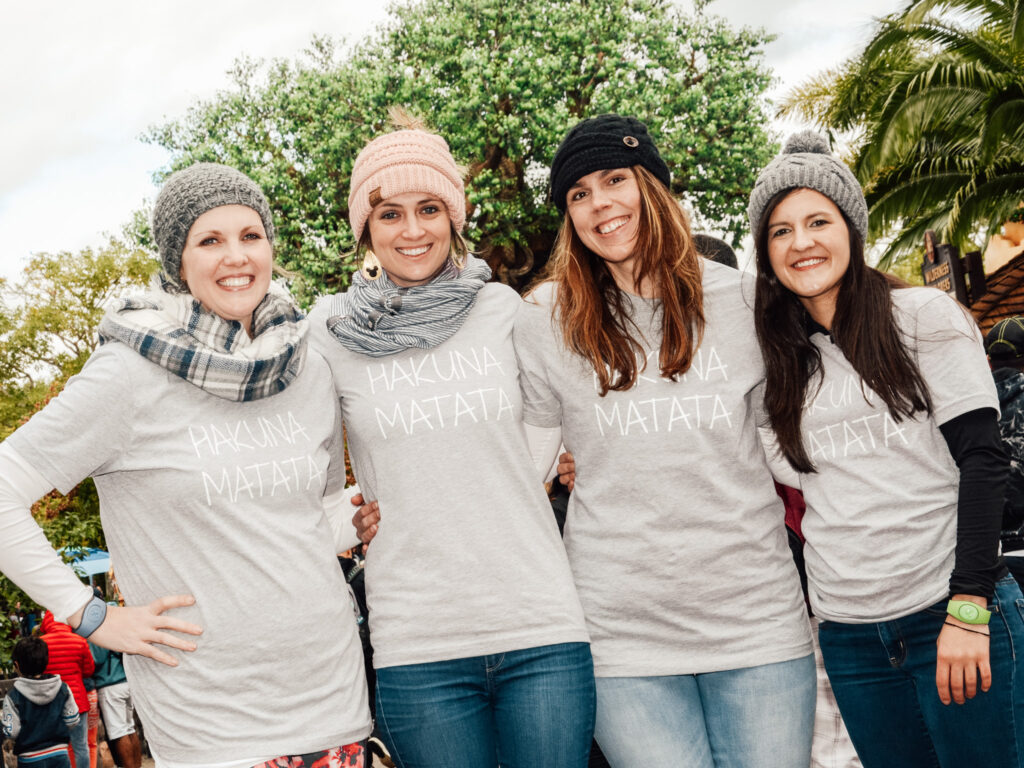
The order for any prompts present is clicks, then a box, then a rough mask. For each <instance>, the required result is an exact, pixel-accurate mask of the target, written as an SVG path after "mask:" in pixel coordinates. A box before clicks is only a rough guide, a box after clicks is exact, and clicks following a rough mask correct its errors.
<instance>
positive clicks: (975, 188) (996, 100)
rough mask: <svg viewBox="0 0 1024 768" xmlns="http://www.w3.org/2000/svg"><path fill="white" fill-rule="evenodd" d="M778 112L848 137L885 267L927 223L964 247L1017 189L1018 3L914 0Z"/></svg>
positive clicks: (1021, 109)
mask: <svg viewBox="0 0 1024 768" xmlns="http://www.w3.org/2000/svg"><path fill="white" fill-rule="evenodd" d="M780 111H781V113H782V114H784V115H788V116H800V117H803V118H805V119H809V120H811V121H812V122H815V123H817V124H818V125H821V126H823V127H826V128H828V129H829V130H830V131H835V132H847V133H848V134H849V135H851V136H852V151H853V162H852V166H853V169H854V172H855V173H856V174H857V176H858V178H859V179H860V180H861V182H862V183H863V184H864V185H865V193H866V196H867V200H868V205H869V206H870V209H871V234H872V235H873V236H876V237H879V238H881V237H884V238H886V239H887V240H890V242H888V246H887V248H886V250H885V253H884V255H883V259H882V264H883V266H884V265H885V264H888V263H890V262H891V261H892V260H893V259H895V258H898V257H899V256H901V255H904V254H907V253H911V252H913V253H917V252H919V250H920V247H921V242H922V239H923V236H924V232H925V230H928V229H934V230H936V231H937V232H938V233H940V239H942V240H943V241H946V242H951V243H953V244H954V245H957V246H959V247H960V249H961V250H962V251H967V250H973V247H972V246H973V245H974V243H976V242H977V241H978V240H980V239H981V238H982V237H984V236H985V235H986V234H991V233H992V232H993V231H994V230H995V229H996V228H997V227H998V226H999V225H1000V224H1001V222H1002V221H1003V220H1004V219H1005V217H1006V216H1007V215H1008V214H1009V213H1010V211H1012V210H1013V209H1014V208H1016V207H1017V205H1018V203H1019V202H1020V200H1021V199H1022V197H1024V0H915V2H910V3H908V4H907V5H906V6H905V7H904V9H903V10H902V11H901V12H900V13H898V14H894V15H892V16H889V17H887V18H885V19H883V20H881V22H880V23H879V26H878V29H877V30H876V32H875V34H874V37H873V38H872V40H871V41H870V42H869V43H868V45H867V47H866V48H865V50H864V51H863V52H862V53H861V54H860V55H858V56H857V57H855V58H853V59H851V60H849V61H847V62H845V63H844V64H843V65H841V66H840V67H839V68H837V69H835V70H832V71H830V72H826V73H823V74H822V75H819V76H817V77H815V78H813V79H811V80H810V81H808V82H807V83H805V84H803V85H802V86H800V87H799V88H798V89H796V90H795V91H794V92H793V93H792V94H790V96H789V98H788V99H787V100H786V101H785V102H784V103H783V104H782V107H781V110H780Z"/></svg>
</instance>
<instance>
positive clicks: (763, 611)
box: [515, 115, 815, 768]
mask: <svg viewBox="0 0 1024 768" xmlns="http://www.w3.org/2000/svg"><path fill="white" fill-rule="evenodd" d="M669 181H670V177H669V169H668V167H667V166H666V164H665V162H664V161H663V160H662V158H661V155H660V153H659V152H658V149H657V147H656V146H655V144H654V141H653V140H652V138H651V136H650V134H649V133H648V131H647V127H646V126H645V125H644V124H643V123H642V122H641V121H640V120H637V119H636V118H632V117H624V116H620V115H601V116H599V117H594V118H590V119H588V120H584V121H582V122H581V123H579V124H577V125H576V126H575V127H573V128H572V129H571V130H570V131H569V133H568V134H567V135H566V137H565V139H564V140H563V141H562V143H561V145H560V146H559V147H558V150H557V151H556V152H555V157H554V160H553V161H552V164H551V195H552V200H553V202H554V204H555V205H556V206H557V207H558V209H559V210H560V211H561V212H562V213H563V214H564V219H563V222H562V226H561V229H560V230H559V233H558V237H557V239H556V242H555V246H554V251H553V253H552V256H551V261H550V268H549V274H548V275H547V278H548V279H547V280H546V281H545V282H543V283H541V284H540V285H539V286H538V287H537V288H536V289H535V290H534V291H533V293H532V294H531V295H530V297H528V300H527V302H525V303H524V305H523V308H522V310H521V311H520V316H519V319H518V321H517V324H516V330H515V343H516V350H517V352H518V354H519V362H520V369H521V384H522V388H523V392H524V418H525V420H526V423H527V424H531V425H536V426H538V427H556V426H560V427H561V430H562V435H563V438H564V440H565V444H566V446H567V447H568V448H569V450H570V451H572V453H573V454H574V455H575V459H576V462H577V473H576V478H575V489H574V491H573V494H572V497H571V499H570V502H569V510H568V515H567V520H566V526H565V544H566V548H567V550H568V553H569V560H570V563H571V565H572V569H573V573H574V576H575V579H576V587H577V590H578V591H579V595H580V600H581V602H582V603H583V611H584V614H585V616H586V618H587V625H588V628H589V630H590V638H591V644H592V648H593V654H594V672H595V675H596V678H597V681H596V682H597V719H596V728H595V738H596V739H597V742H598V744H599V745H600V747H601V750H602V751H603V752H604V754H605V755H606V756H607V758H608V761H609V763H610V764H611V765H612V766H614V767H615V768H641V766H642V767H643V768H651V767H652V766H653V767H655V768H715V766H730V767H731V768H737V767H738V768H807V766H808V765H809V763H810V751H811V734H812V726H813V718H814V704H815V671H814V659H813V656H812V651H811V640H810V633H809V628H808V622H807V615H806V610H805V608H804V602H803V598H802V594H801V590H800V582H799V579H798V577H797V573H796V570H795V569H794V567H793V560H792V556H791V554H790V550H789V547H788V544H787V539H786V533H785V527H784V525H783V519H784V515H785V511H784V508H783V504H782V502H781V500H780V499H779V497H778V495H777V494H776V492H775V488H774V485H773V483H772V479H771V475H770V474H769V471H768V467H767V465H766V461H765V455H764V451H763V450H762V448H761V444H760V441H759V438H758V434H757V429H756V425H757V419H758V412H759V402H760V397H759V392H760V388H761V386H762V384H763V381H764V368H763V367H762V365H761V363H760V355H759V354H758V349H757V345H756V341H755V338H754V328H753V315H752V312H751V309H750V306H749V303H748V295H749V288H750V286H749V283H748V281H747V279H746V278H745V276H744V275H742V274H741V273H739V272H737V271H736V270H735V269H731V268H729V267H726V266H723V265H721V264H716V263H714V262H711V261H709V260H705V259H702V258H701V257H700V256H699V255H698V253H697V250H696V248H695V246H694V238H693V236H692V235H691V232H690V228H689V224H688V222H687V217H686V215H685V213H684V211H683V210H682V207H681V206H680V205H679V203H678V201H677V200H675V199H674V198H673V197H672V195H671V193H670V192H669V187H668V185H669ZM745 291H746V292H745ZM624 552H625V553H627V554H626V555H625V556H624V555H623V553H624Z"/></svg>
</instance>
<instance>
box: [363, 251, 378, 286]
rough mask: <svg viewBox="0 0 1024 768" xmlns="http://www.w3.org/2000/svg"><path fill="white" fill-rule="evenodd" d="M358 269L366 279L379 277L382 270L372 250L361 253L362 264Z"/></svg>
mask: <svg viewBox="0 0 1024 768" xmlns="http://www.w3.org/2000/svg"><path fill="white" fill-rule="evenodd" d="M359 271H360V272H361V273H362V275H363V277H365V278H366V279H367V280H376V279H377V278H378V277H380V273H381V271H382V270H381V266H380V260H379V259H378V258H377V254H375V253H374V252H373V251H367V252H366V253H365V254H363V266H361V267H360V268H359Z"/></svg>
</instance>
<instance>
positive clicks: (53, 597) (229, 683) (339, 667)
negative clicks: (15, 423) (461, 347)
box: [0, 163, 370, 768]
mask: <svg viewBox="0 0 1024 768" xmlns="http://www.w3.org/2000/svg"><path fill="white" fill-rule="evenodd" d="M153 234H154V236H155V239H156V242H157V244H158V246H159V249H160V257H161V261H162V267H163V269H162V271H161V275H160V281H159V285H157V286H155V287H154V288H153V289H152V290H151V291H150V292H149V293H146V294H144V295H142V296H139V297H134V298H130V299H126V300H123V301H121V302H119V303H118V304H117V305H116V306H115V307H113V308H112V309H111V310H110V311H109V312H108V314H107V315H106V316H105V317H104V319H103V321H102V323H101V325H100V341H101V346H100V347H99V348H98V349H97V350H96V351H95V352H94V353H93V355H92V356H91V357H90V358H89V360H88V362H87V363H86V365H85V367H84V368H83V370H82V372H81V373H80V374H79V375H77V376H75V377H73V378H72V379H71V380H70V381H69V382H68V383H67V386H65V388H64V390H63V391H62V392H61V394H60V395H59V396H58V397H57V398H55V399H54V400H52V401H51V402H50V403H49V404H48V405H47V406H46V407H45V408H43V410H41V411H40V412H39V413H37V414H36V415H35V416H33V417H32V419H31V420H30V421H29V422H28V423H27V424H25V425H24V426H22V427H21V428H19V429H18V430H17V431H16V432H15V433H14V434H13V435H11V436H10V437H9V438H7V439H6V440H5V441H4V442H3V443H2V445H0V542H3V544H2V545H0V570H2V571H3V572H4V573H5V574H7V575H8V576H9V577H10V578H11V579H12V580H13V581H14V582H15V583H17V584H18V585H19V586H21V587H22V588H23V589H24V590H25V591H26V592H28V593H29V595H31V596H32V597H33V599H35V600H37V601H38V602H40V603H42V604H43V605H45V606H46V607H47V608H49V609H50V610H52V611H53V613H54V614H55V615H56V616H57V617H59V618H61V619H63V618H64V617H69V618H68V623H69V624H71V625H72V626H73V627H75V631H76V632H78V633H79V634H81V635H83V636H88V637H89V639H90V640H91V641H92V642H94V643H96V644H97V645H100V646H104V647H107V648H111V649H113V650H118V651H123V652H125V654H126V656H125V658H124V665H125V670H126V672H127V675H128V681H129V683H130V685H131V690H132V698H133V701H134V704H135V707H136V711H137V712H138V713H139V716H140V718H141V719H142V721H143V724H144V725H145V730H146V737H147V739H148V741H149V744H150V747H151V749H152V751H153V753H154V757H155V758H156V764H157V766H162V767H164V768H199V767H200V766H203V767H204V768H257V767H263V766H270V765H273V766H283V765H288V766H292V765H311V764H314V762H315V761H320V762H316V763H315V764H317V765H325V766H326V765H329V766H331V767H332V768H340V767H341V766H345V767H347V768H363V767H364V766H365V750H364V749H363V747H362V746H361V745H360V744H359V743H358V742H360V741H361V740H362V739H365V738H366V737H367V735H368V734H369V732H370V716H369V709H368V706H367V694H366V682H365V677H364V673H363V662H362V652H361V646H360V643H359V639H358V635H357V633H356V625H355V621H354V619H353V615H352V611H351V607H350V605H351V604H350V601H349V591H348V586H347V584H346V583H345V579H344V576H343V575H342V572H341V569H340V568H339V567H338V563H337V560H336V558H335V552H337V551H342V550H344V549H346V548H348V547H349V546H351V544H353V543H355V540H354V539H353V540H352V541H350V542H347V543H346V542H344V541H341V540H340V539H342V537H343V534H342V532H343V531H344V530H345V526H344V525H343V524H342V522H341V521H342V520H343V519H344V518H347V516H348V510H347V505H346V504H345V503H344V499H343V495H344V494H343V492H342V491H343V487H344V482H345V469H344V461H343V454H342V446H341V439H340V434H339V427H338V425H339V414H338V409H337V404H336V401H335V398H334V393H333V387H332V385H331V376H330V371H329V369H328V368H327V364H326V362H325V361H324V360H323V359H322V358H321V357H320V356H319V355H318V354H316V353H315V352H313V351H312V350H310V349H308V346H307V342H306V335H307V334H306V332H307V328H308V323H307V322H306V320H305V319H304V318H303V316H302V314H301V313H300V312H299V311H298V309H297V308H296V307H295V305H294V304H293V303H292V301H291V298H290V296H289V295H288V293H287V291H286V290H284V289H283V288H279V287H276V286H275V285H274V284H273V283H272V281H271V270H272V261H273V249H272V244H273V240H274V226H273V220H272V216H271V211H270V206H269V204H268V203H267V200H266V198H265V197H264V196H263V193H262V192H261V191H260V189H259V188H258V187H257V186H256V184H254V183H253V182H252V181H251V180H250V179H249V178H248V177H246V176H245V175H244V174H242V173H240V172H239V171H237V170H235V169H233V168H229V167H227V166H223V165H216V164H210V163H202V164H198V165H193V166H191V167H189V168H186V169H184V170H182V171H179V172H177V173H175V174H172V175H171V176H170V177H169V178H168V179H167V181H166V183H165V184H164V186H163V189H162V190H161V192H160V194H159V196H158V197H157V201H156V206H155V209H154V214H153ZM86 477H92V478H93V479H94V480H95V483H96V489H97V491H98V493H99V499H100V506H101V514H102V520H103V527H104V531H105V533H106V537H107V544H108V546H109V548H110V552H111V556H112V557H113V559H114V561H115V562H116V564H117V575H118V584H119V586H120V588H121V591H122V593H123V595H124V597H125V600H126V602H127V603H128V606H127V607H116V606H112V607H107V605H106V604H105V603H104V602H103V601H102V600H100V599H99V598H93V597H92V592H91V590H90V589H89V588H88V587H86V586H83V585H82V583H81V582H80V581H79V580H78V578H77V577H76V576H75V574H74V572H73V571H71V569H70V568H68V567H67V566H65V565H64V564H63V563H62V562H61V560H60V558H59V557H58V556H57V554H56V553H55V552H54V551H53V550H52V548H51V547H50V546H49V544H48V543H47V542H46V539H45V538H44V537H43V534H42V532H41V531H40V530H39V528H38V526H36V524H35V522H34V520H33V519H32V516H31V513H30V511H29V510H30V506H31V505H32V503H33V502H34V501H35V500H36V499H38V498H39V497H40V496H42V495H43V494H45V493H47V492H48V491H49V490H50V489H52V488H57V489H58V490H60V491H61V492H63V493H67V492H68V491H69V490H70V489H71V488H73V487H75V486H76V485H77V484H78V483H79V482H80V481H81V480H83V479H84V478H86ZM343 506H345V507H346V509H345V510H344V512H345V514H344V518H342V517H341V516H340V514H335V513H340V512H341V508H342V507H343ZM349 530H351V529H349ZM336 539H339V541H337V542H336V541H335V540H336ZM168 594H170V595H174V596H171V597H167V595H168ZM182 633H185V634H184V635H183V634H182ZM189 635H192V636H194V637H189Z"/></svg>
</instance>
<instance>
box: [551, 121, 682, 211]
mask: <svg viewBox="0 0 1024 768" xmlns="http://www.w3.org/2000/svg"><path fill="white" fill-rule="evenodd" d="M634 165H642V166H643V167H644V168H646V169H647V170H648V171H650V172H651V173H652V174H654V176H655V178H657V179H658V181H660V182H661V183H662V184H664V185H665V186H666V187H668V185H669V181H671V174H670V173H669V170H668V166H667V165H666V164H665V161H664V160H662V159H661V154H660V153H659V152H658V148H657V147H656V146H654V141H653V140H652V139H651V136H650V134H649V133H648V132H647V126H646V125H644V124H643V123H642V122H641V121H640V120H637V119H636V118H635V117H622V116H621V115H612V114H608V115H599V116H598V117H592V118H590V119H588V120H584V121H582V122H580V123H577V124H576V125H574V126H573V127H572V128H571V129H570V131H569V133H567V134H566V136H565V138H564V139H562V143H561V144H559V145H558V149H557V150H556V151H555V158H554V160H552V161H551V200H552V202H554V204H555V205H556V206H557V207H558V210H559V211H561V212H562V213H565V196H566V194H567V193H568V192H569V188H570V187H572V185H573V184H575V183H576V182H577V181H579V180H580V179H582V178H583V177H584V176H586V175H587V174H588V173H593V172H594V171H604V170H607V169H609V168H631V167H632V166H634Z"/></svg>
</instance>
